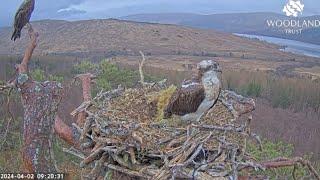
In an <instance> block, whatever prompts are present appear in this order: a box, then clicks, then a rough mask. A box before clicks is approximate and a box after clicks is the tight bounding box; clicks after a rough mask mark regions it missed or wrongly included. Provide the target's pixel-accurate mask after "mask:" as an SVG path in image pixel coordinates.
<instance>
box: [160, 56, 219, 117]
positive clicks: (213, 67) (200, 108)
mask: <svg viewBox="0 0 320 180" xmlns="http://www.w3.org/2000/svg"><path fill="white" fill-rule="evenodd" d="M197 69H198V75H197V77H194V78H193V79H192V80H189V81H184V82H183V83H182V86H181V87H180V88H179V89H177V90H176V91H175V92H174V93H173V95H172V96H171V98H170V101H169V103H168V105H167V106H166V108H165V109H164V118H169V117H171V116H172V115H179V116H182V119H183V120H187V121H189V120H200V118H201V116H202V115H203V114H204V113H205V112H206V111H207V110H209V109H210V108H211V107H212V106H213V105H214V104H215V103H216V101H217V100H218V97H219V94H220V91H221V82H220V79H219V72H221V70H220V67H219V64H218V63H216V62H214V61H212V60H205V61H202V62H200V63H199V64H198V66H197Z"/></svg>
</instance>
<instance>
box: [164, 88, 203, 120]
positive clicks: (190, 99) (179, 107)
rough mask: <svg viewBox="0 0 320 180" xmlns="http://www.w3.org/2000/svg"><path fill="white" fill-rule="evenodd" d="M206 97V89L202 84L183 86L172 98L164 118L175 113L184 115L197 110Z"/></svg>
mask: <svg viewBox="0 0 320 180" xmlns="http://www.w3.org/2000/svg"><path fill="white" fill-rule="evenodd" d="M204 98H205V91H204V88H203V86H202V85H201V84H194V85H190V86H188V87H185V88H183V87H181V88H179V89H177V90H176V91H175V92H174V94H173V95H172V97H171V98H170V101H169V104H168V105H167V107H166V108H165V110H164V118H169V117H170V116H171V115H173V114H175V115H179V116H183V115H186V114H189V113H193V112H196V111H197V109H198V107H199V106H200V104H201V102H202V101H203V100H204Z"/></svg>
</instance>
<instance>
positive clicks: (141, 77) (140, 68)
mask: <svg viewBox="0 0 320 180" xmlns="http://www.w3.org/2000/svg"><path fill="white" fill-rule="evenodd" d="M139 53H140V55H141V57H142V61H140V62H139V73H140V83H141V84H142V85H144V84H145V82H144V75H143V66H144V63H145V61H146V58H145V56H144V54H143V52H142V51H139Z"/></svg>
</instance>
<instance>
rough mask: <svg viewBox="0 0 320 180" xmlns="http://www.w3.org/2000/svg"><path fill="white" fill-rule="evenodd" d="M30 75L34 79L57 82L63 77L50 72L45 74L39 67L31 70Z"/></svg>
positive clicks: (61, 80)
mask: <svg viewBox="0 0 320 180" xmlns="http://www.w3.org/2000/svg"><path fill="white" fill-rule="evenodd" d="M30 74H31V77H32V78H33V79H34V80H35V81H39V82H42V81H57V82H61V83H62V82H63V80H64V78H63V76H59V75H51V74H49V75H48V74H46V73H45V72H44V71H43V70H41V69H35V70H33V71H31V72H30Z"/></svg>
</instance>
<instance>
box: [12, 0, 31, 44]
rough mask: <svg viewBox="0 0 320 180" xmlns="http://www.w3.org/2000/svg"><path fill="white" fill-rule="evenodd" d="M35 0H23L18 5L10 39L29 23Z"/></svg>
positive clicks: (19, 33) (19, 34) (18, 36)
mask: <svg viewBox="0 0 320 180" xmlns="http://www.w3.org/2000/svg"><path fill="white" fill-rule="evenodd" d="M34 4H35V0H25V1H23V3H22V4H21V6H20V7H19V9H18V11H17V12H16V15H15V18H14V31H13V34H12V37H11V40H13V41H15V40H16V39H17V38H20V36H21V30H22V28H23V27H24V26H25V25H26V24H27V23H29V20H30V18H31V14H32V12H33V10H34Z"/></svg>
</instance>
